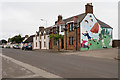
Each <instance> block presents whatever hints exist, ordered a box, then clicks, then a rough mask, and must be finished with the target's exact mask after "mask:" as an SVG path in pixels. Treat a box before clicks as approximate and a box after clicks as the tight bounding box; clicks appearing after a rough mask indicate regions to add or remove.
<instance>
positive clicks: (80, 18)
mask: <svg viewBox="0 0 120 80" xmlns="http://www.w3.org/2000/svg"><path fill="white" fill-rule="evenodd" d="M76 16H77V17H78V20H79V21H80V22H81V21H82V20H83V19H84V18H85V16H86V14H85V13H82V14H79V15H76ZM73 18H74V16H73V17H70V18H67V19H63V21H64V22H65V23H67V22H70V21H73ZM96 20H97V21H98V23H99V24H100V25H101V27H102V28H112V27H111V26H109V25H108V24H106V23H104V22H102V21H101V20H99V19H97V18H96Z"/></svg>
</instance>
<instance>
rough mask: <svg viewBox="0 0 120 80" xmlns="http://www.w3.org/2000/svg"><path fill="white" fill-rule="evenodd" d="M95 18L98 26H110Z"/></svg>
mask: <svg viewBox="0 0 120 80" xmlns="http://www.w3.org/2000/svg"><path fill="white" fill-rule="evenodd" d="M96 20H97V21H98V23H99V24H100V26H101V27H102V28H112V27H110V26H109V25H108V24H106V23H104V22H102V21H100V20H99V19H96ZM112 29H113V28H112Z"/></svg>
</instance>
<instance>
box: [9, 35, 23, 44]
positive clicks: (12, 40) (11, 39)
mask: <svg viewBox="0 0 120 80" xmlns="http://www.w3.org/2000/svg"><path fill="white" fill-rule="evenodd" d="M8 41H10V42H12V43H13V42H15V43H21V42H22V41H23V38H22V37H21V35H20V34H19V35H16V36H14V37H12V38H9V39H8Z"/></svg>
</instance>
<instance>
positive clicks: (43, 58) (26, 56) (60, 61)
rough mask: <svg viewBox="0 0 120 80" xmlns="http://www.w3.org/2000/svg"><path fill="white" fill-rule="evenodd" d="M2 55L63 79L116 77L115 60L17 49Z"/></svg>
mask: <svg viewBox="0 0 120 80" xmlns="http://www.w3.org/2000/svg"><path fill="white" fill-rule="evenodd" d="M2 53H3V54H4V55H6V56H9V57H12V58H14V59H16V60H19V61H21V62H24V63H27V64H30V65H32V66H35V67H37V68H40V69H43V70H45V71H48V72H50V73H53V74H56V75H58V76H61V77H63V78H117V77H118V61H117V60H112V59H102V58H94V57H85V56H77V55H65V54H59V53H52V52H49V51H22V50H19V49H3V50H2Z"/></svg>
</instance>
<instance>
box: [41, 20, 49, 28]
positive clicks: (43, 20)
mask: <svg viewBox="0 0 120 80" xmlns="http://www.w3.org/2000/svg"><path fill="white" fill-rule="evenodd" d="M40 20H41V21H45V22H46V28H47V20H45V19H40Z"/></svg>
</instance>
